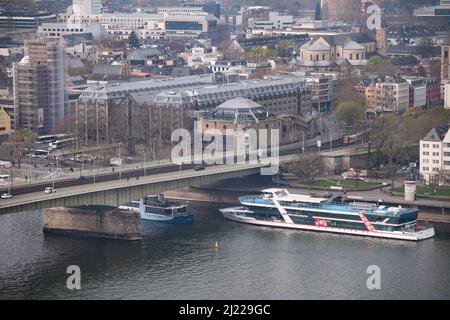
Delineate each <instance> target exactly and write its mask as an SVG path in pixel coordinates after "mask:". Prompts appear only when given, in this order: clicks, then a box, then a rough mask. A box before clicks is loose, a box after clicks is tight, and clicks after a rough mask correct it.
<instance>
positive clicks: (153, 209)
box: [119, 194, 194, 222]
mask: <svg viewBox="0 0 450 320" xmlns="http://www.w3.org/2000/svg"><path fill="white" fill-rule="evenodd" d="M119 208H120V209H124V210H131V211H135V212H139V213H140V215H141V219H142V220H150V221H158V222H187V221H192V220H193V218H194V215H193V214H192V213H190V212H187V204H185V203H176V202H170V201H167V200H166V199H164V196H163V195H162V194H161V195H154V196H147V197H145V198H142V199H140V200H139V201H132V202H131V203H128V204H126V205H123V206H120V207H119Z"/></svg>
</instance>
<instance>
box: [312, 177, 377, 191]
mask: <svg viewBox="0 0 450 320" xmlns="http://www.w3.org/2000/svg"><path fill="white" fill-rule="evenodd" d="M339 182H340V185H339V184H338V183H339ZM379 185H380V184H378V183H376V182H367V181H362V180H359V181H358V182H356V180H336V179H323V180H317V181H314V183H313V184H312V185H311V186H313V187H322V188H329V187H337V186H341V187H343V188H344V189H345V188H352V189H357V188H358V189H360V188H373V187H376V186H379Z"/></svg>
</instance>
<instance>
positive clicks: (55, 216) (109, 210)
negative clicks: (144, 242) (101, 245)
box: [42, 206, 141, 240]
mask: <svg viewBox="0 0 450 320" xmlns="http://www.w3.org/2000/svg"><path fill="white" fill-rule="evenodd" d="M42 216H43V221H44V226H43V232H44V233H45V234H57V235H68V236H77V237H94V238H111V239H119V240H140V239H141V218H140V215H139V213H137V212H132V211H128V210H121V209H118V208H114V207H107V206H82V207H57V208H47V209H43V210H42Z"/></svg>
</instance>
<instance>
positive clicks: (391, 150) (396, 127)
mask: <svg viewBox="0 0 450 320" xmlns="http://www.w3.org/2000/svg"><path fill="white" fill-rule="evenodd" d="M416 125H417V124H416ZM373 143H374V145H375V147H376V150H377V154H378V156H381V157H383V158H384V160H385V162H386V164H387V170H388V176H389V177H390V179H391V190H393V189H394V184H395V178H396V175H397V169H398V167H399V166H400V165H401V163H402V162H403V161H405V160H406V155H407V154H408V152H409V151H410V150H411V146H413V145H414V144H417V143H418V140H417V137H416V136H415V135H414V134H413V133H412V132H411V128H410V126H409V125H408V122H407V121H406V120H405V118H402V117H399V116H397V115H394V114H392V113H388V114H385V115H383V116H381V117H379V118H378V119H377V120H376V122H375V125H374V128H373Z"/></svg>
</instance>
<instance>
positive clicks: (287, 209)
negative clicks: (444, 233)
mask: <svg viewBox="0 0 450 320" xmlns="http://www.w3.org/2000/svg"><path fill="white" fill-rule="evenodd" d="M239 201H240V203H241V204H242V206H240V207H233V208H225V209H220V212H221V213H222V215H223V216H224V217H225V218H227V219H229V220H233V221H238V222H242V223H248V224H254V225H260V226H268V227H280V228H290V229H302V230H311V231H323V232H332V233H340V234H351V235H360V236H371V237H379V238H390V239H401V240H411V241H420V240H424V239H428V238H431V237H433V236H434V234H435V233H434V228H433V227H431V226H424V225H419V224H418V223H417V215H418V211H417V210H415V209H405V208H402V207H387V206H384V205H376V204H372V203H360V202H353V203H343V202H339V201H333V200H331V199H327V198H317V197H312V196H306V195H298V194H291V193H289V192H288V191H287V190H285V189H267V190H263V191H262V195H258V196H244V197H240V198H239Z"/></svg>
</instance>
